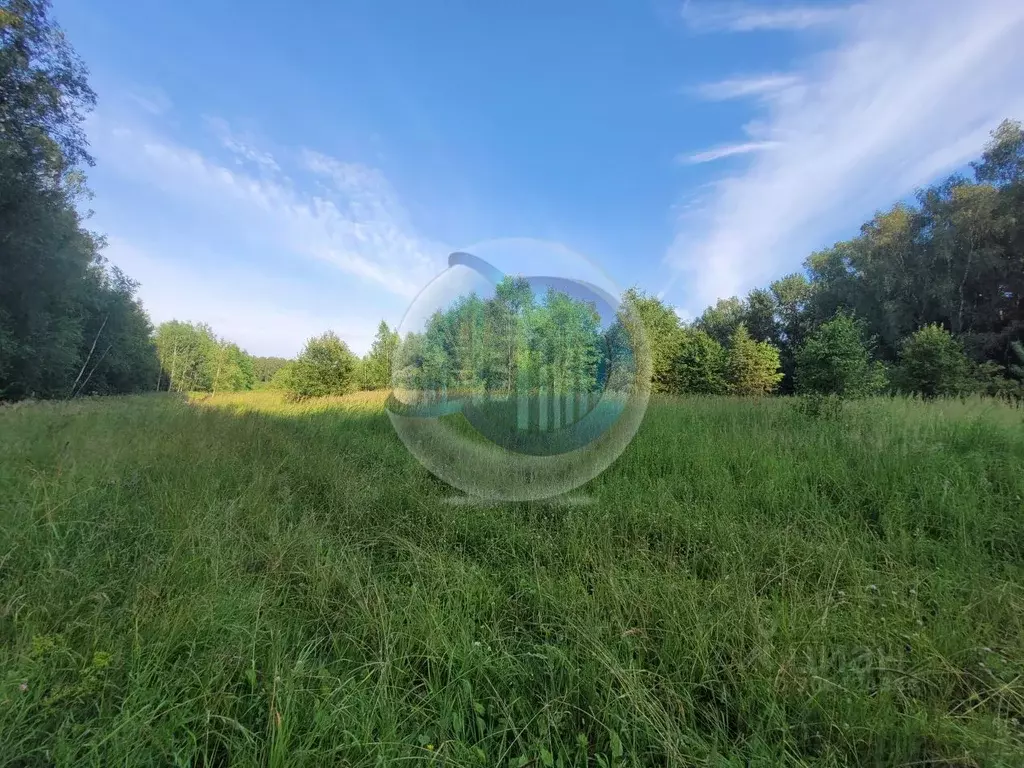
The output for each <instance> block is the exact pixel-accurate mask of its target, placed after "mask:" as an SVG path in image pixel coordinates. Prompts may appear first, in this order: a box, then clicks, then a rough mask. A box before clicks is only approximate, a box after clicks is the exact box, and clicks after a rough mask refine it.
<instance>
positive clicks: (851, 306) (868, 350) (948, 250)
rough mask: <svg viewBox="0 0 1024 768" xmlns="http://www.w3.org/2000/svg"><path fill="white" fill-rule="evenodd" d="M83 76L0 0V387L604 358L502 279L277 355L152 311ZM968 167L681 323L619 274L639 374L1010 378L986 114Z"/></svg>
mask: <svg viewBox="0 0 1024 768" xmlns="http://www.w3.org/2000/svg"><path fill="white" fill-rule="evenodd" d="M87 74H88V73H87V70H86V68H85V66H84V64H83V63H82V61H81V60H80V59H79V58H78V57H77V56H76V55H75V53H74V51H73V49H72V48H71V46H70V45H69V44H68V42H67V41H66V39H65V38H64V36H63V33H62V32H61V30H60V29H59V28H58V26H57V25H56V24H55V23H54V22H53V21H52V20H51V19H50V18H49V2H48V0H0V400H17V399H21V398H26V397H40V398H60V397H71V396H76V395H81V394H117V393H132V392H143V391H154V390H158V391H193V390H200V391H209V392H221V391H237V390H246V389H253V388H258V387H277V388H280V389H282V390H284V391H285V392H287V393H289V394H290V395H291V396H293V397H298V398H301V397H314V396H322V395H334V394H343V393H345V392H348V391H351V390H354V389H376V388H383V387H388V386H390V385H391V382H392V379H393V374H395V376H394V378H396V380H397V381H398V382H399V383H400V384H401V385H402V386H407V387H410V388H414V389H421V390H447V389H455V390H461V391H469V392H483V393H502V392H503V393H505V394H510V393H511V392H513V391H519V390H522V389H527V390H530V389H533V388H536V387H538V386H545V387H550V388H551V389H552V390H558V389H565V390H573V389H576V390H581V389H582V390H587V389H588V388H589V389H593V388H595V387H599V386H607V383H608V381H609V378H608V377H609V376H610V375H611V374H612V373H613V372H614V366H612V365H611V363H610V361H611V360H612V359H613V358H615V357H616V355H618V356H619V359H625V357H624V356H623V355H624V353H623V350H622V348H621V342H622V340H623V338H624V337H623V334H622V329H621V328H618V329H616V328H615V327H614V325H613V326H612V327H611V328H608V327H606V328H604V330H603V331H602V330H601V329H600V322H599V317H598V315H597V313H596V310H595V308H594V307H593V306H592V305H589V304H587V303H586V302H582V301H578V300H575V299H571V298H570V297H567V296H565V295H564V294H559V293H558V292H548V293H546V294H543V295H534V292H533V291H532V290H531V289H530V288H529V286H527V285H525V284H524V283H522V282H521V281H516V280H507V281H505V282H504V283H502V284H501V285H499V286H498V287H497V288H496V291H495V295H494V296H493V297H490V298H484V297H478V296H465V297H462V298H461V299H460V300H459V301H458V302H457V303H456V304H455V305H453V306H452V307H447V308H444V309H443V311H440V312H439V313H438V314H437V315H435V316H434V317H433V318H431V319H430V321H429V323H428V324H427V327H426V328H425V329H424V330H423V331H422V332H417V333H414V334H409V335H407V336H406V338H404V339H399V338H398V335H397V333H396V331H395V330H394V329H392V328H390V327H389V326H388V325H387V323H385V322H383V321H382V322H381V323H380V326H379V327H378V331H377V335H376V338H375V339H374V342H373V346H372V348H371V350H370V351H369V353H368V354H367V355H366V356H364V357H363V358H359V357H357V356H356V355H355V354H353V353H352V352H351V350H350V349H349V347H348V346H347V345H346V344H345V342H344V341H342V340H341V339H340V338H338V336H337V335H336V334H334V333H332V332H327V333H325V334H323V335H322V336H319V337H316V338H314V339H310V340H309V341H308V342H307V343H306V345H305V347H304V349H303V350H302V352H301V353H300V354H299V355H298V356H297V358H296V359H294V360H286V359H284V358H279V357H254V356H251V355H249V354H247V353H246V352H245V351H244V350H242V349H241V348H239V347H238V345H237V344H234V343H232V342H230V341H228V340H226V339H222V338H219V337H218V336H217V335H216V334H215V333H214V331H213V330H212V329H211V328H210V327H209V326H207V325H205V324H202V323H200V324H194V323H187V322H181V321H171V322H168V323H163V324H161V325H160V326H159V327H158V328H155V329H154V328H153V326H152V323H151V321H150V319H149V317H148V315H147V314H146V312H145V311H144V309H143V307H142V305H141V303H140V301H139V300H138V284H137V283H136V282H135V281H133V280H132V279H131V278H129V277H128V276H127V275H125V274H124V273H123V272H121V271H120V270H119V269H118V268H117V267H115V266H112V265H110V264H108V263H107V262H106V260H105V259H104V257H103V255H102V248H103V245H104V242H103V238H102V237H100V236H98V235H96V234H95V233H92V232H91V231H89V230H88V228H87V227H86V221H87V219H88V215H89V214H88V212H83V211H82V210H81V208H82V206H83V205H84V204H85V203H87V201H88V199H89V191H88V188H87V187H86V185H85V176H84V170H85V169H86V168H88V167H90V166H91V165H92V164H93V159H92V157H91V156H90V155H89V152H88V145H87V142H86V140H85V136H84V133H83V130H82V121H83V119H84V116H85V115H86V113H87V112H88V111H89V110H90V109H91V108H92V107H93V106H94V104H95V98H96V97H95V94H94V93H93V91H92V90H91V89H90V87H89V85H88V78H87ZM971 170H972V172H971V174H970V175H969V176H965V175H954V176H952V177H950V178H948V179H946V180H944V181H942V182H940V183H938V184H934V185H932V186H929V187H927V188H925V189H922V190H920V191H919V192H918V193H917V195H916V198H915V200H914V202H913V203H899V204H897V205H895V206H893V207H892V208H891V209H890V210H888V211H885V212H880V213H878V214H876V215H875V216H874V217H873V218H872V219H871V220H870V221H869V222H867V223H866V224H864V225H863V227H862V228H861V231H860V234H859V235H857V236H856V237H854V238H851V239H850V240H846V241H843V242H839V243H836V244H835V245H833V246H832V247H830V248H826V249H823V250H821V251H818V252H816V253H813V254H811V255H810V256H809V257H808V258H807V260H806V261H805V262H804V265H803V266H804V268H803V270H802V271H800V272H797V273H794V274H791V275H787V276H785V277H782V278H780V279H778V280H776V281H774V282H772V283H771V284H770V285H769V286H767V287H766V288H759V289H756V290H753V291H751V292H750V293H749V294H748V295H747V296H746V297H744V298H739V297H731V298H728V299H723V300H720V301H718V302H717V303H716V304H715V305H714V306H713V307H709V308H707V309H706V310H705V311H704V312H703V314H701V315H700V317H698V318H697V319H696V320H695V321H694V322H692V323H683V322H681V321H680V319H679V317H678V316H677V315H676V313H675V312H674V311H673V310H672V309H671V308H670V307H668V306H667V305H666V304H664V303H663V302H662V301H660V300H658V299H656V298H654V297H652V296H649V295H647V294H645V293H644V292H643V291H641V290H639V289H637V288H633V289H630V290H628V291H626V293H625V294H624V296H623V297H622V300H623V302H625V303H628V304H629V306H630V307H631V308H632V309H633V311H634V313H635V315H636V317H638V318H639V319H640V321H641V322H642V324H643V327H644V329H645V336H646V352H647V353H649V354H650V357H651V362H652V388H653V390H654V391H655V392H662V393H675V394H683V393H701V394H730V393H731V394H739V395H762V394H768V393H771V392H780V393H783V394H789V393H825V394H836V395H841V396H845V397H850V396H860V395H866V394H874V393H883V392H907V393H918V394H921V395H923V396H926V397H933V396H941V395H950V394H959V393H965V392H980V393H983V394H987V395H994V396H1001V397H1016V398H1022V397H1024V347H1022V340H1024V130H1022V127H1021V124H1020V123H1019V122H1015V121H1009V120H1008V121H1004V122H1003V123H1002V124H1001V125H1000V126H999V127H998V128H997V129H996V130H995V131H994V132H993V134H992V138H991V141H990V142H989V143H988V145H987V146H986V147H985V148H984V151H983V153H982V155H981V157H980V159H979V160H978V161H977V162H975V163H973V164H972V166H971ZM617 344H618V345H619V348H616V345H617Z"/></svg>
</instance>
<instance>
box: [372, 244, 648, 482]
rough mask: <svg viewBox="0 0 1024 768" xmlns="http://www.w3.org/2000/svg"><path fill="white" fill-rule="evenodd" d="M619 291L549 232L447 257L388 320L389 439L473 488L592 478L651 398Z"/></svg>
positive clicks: (637, 339)
mask: <svg viewBox="0 0 1024 768" xmlns="http://www.w3.org/2000/svg"><path fill="white" fill-rule="evenodd" d="M619 295H620V293H619V291H618V289H617V288H616V287H615V286H614V284H612V282H611V281H610V280H609V279H608V277H607V276H606V275H604V274H603V273H602V272H601V271H600V270H599V269H598V268H597V267H596V266H595V265H593V264H592V263H591V262H589V261H588V260H586V259H585V258H583V257H582V256H580V255H579V254H576V253H574V252H572V251H570V250H569V249H567V248H565V247H564V246H561V245H558V244H555V243H547V242H544V241H538V240H527V239H515V240H496V241H489V242H487V243H481V244H478V245H475V246H472V247H470V248H467V249H466V250H464V251H458V252H455V253H453V254H451V256H450V257H449V260H448V269H446V270H445V271H444V272H442V273H441V274H440V275H438V276H437V277H436V278H435V279H434V280H432V281H431V282H430V283H429V284H428V285H427V286H426V287H425V288H424V289H423V290H422V291H421V292H420V294H419V295H418V296H417V297H416V299H415V300H414V301H413V303H412V305H411V306H410V307H409V309H408V311H407V312H406V314H405V317H404V318H403V319H402V322H401V324H400V326H399V328H398V333H399V343H398V346H397V348H396V350H395V353H394V358H393V360H392V371H393V375H392V395H391V397H390V398H389V400H388V413H389V416H390V418H391V422H392V424H393V425H394V427H395V430H396V431H397V432H398V435H399V437H400V438H401V439H402V441H403V442H404V443H405V445H406V447H407V448H408V449H409V451H410V452H411V453H412V454H413V455H414V456H415V457H416V458H417V459H418V460H419V461H420V462H421V463H422V464H423V465H424V466H425V467H426V468H427V469H428V470H430V472H432V473H433V474H434V475H436V476H437V477H439V478H441V479H442V480H444V481H445V482H447V483H449V484H450V485H452V486H454V487H455V488H458V489H459V490H461V491H464V492H465V493H467V494H469V495H470V496H473V497H478V498H480V499H485V500H533V499H543V498H549V497H552V496H557V495H560V494H564V493H567V492H569V491H571V490H573V489H575V488H577V487H579V486H581V485H583V484H584V483H586V482H587V481H589V480H591V479H592V478H594V477H596V476H597V475H598V474H600V473H601V472H602V471H604V470H605V469H606V468H607V467H608V466H609V465H610V464H611V463H612V462H613V461H614V460H615V459H616V458H617V457H618V456H619V455H620V454H621V453H622V451H623V450H624V449H625V448H626V446H627V445H628V444H629V442H630V441H631V440H632V439H633V436H634V435H635V434H636V431H637V429H638V428H639V426H640V422H641V420H642V419H643V415H644V412H645V410H646V408H647V401H648V398H649V396H650V378H651V364H650V355H649V352H648V347H647V342H646V339H645V338H644V334H643V328H642V326H641V324H640V322H639V320H638V319H637V318H636V317H635V315H634V313H633V312H632V310H631V308H630V307H629V306H628V305H627V304H623V303H621V302H620V301H619V299H618V297H619Z"/></svg>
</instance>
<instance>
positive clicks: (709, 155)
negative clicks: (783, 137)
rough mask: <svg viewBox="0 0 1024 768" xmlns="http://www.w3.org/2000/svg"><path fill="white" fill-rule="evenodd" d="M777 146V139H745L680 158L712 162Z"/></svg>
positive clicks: (680, 158)
mask: <svg viewBox="0 0 1024 768" xmlns="http://www.w3.org/2000/svg"><path fill="white" fill-rule="evenodd" d="M777 146H779V142H777V141H744V142H741V143H739V144H722V145H720V146H717V147H712V148H711V149H705V150H703V151H701V152H695V153H693V154H692V155H681V156H680V157H679V158H678V160H679V162H682V163H710V162H712V161H713V160H721V159H722V158H723V157H732V156H734V155H748V154H750V153H751V152H763V151H764V150H766V149H775V147H777Z"/></svg>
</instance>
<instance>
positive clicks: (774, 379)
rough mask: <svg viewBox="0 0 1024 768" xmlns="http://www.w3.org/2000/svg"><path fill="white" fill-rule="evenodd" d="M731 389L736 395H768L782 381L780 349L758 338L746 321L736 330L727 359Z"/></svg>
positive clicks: (727, 372)
mask: <svg viewBox="0 0 1024 768" xmlns="http://www.w3.org/2000/svg"><path fill="white" fill-rule="evenodd" d="M726 375H727V376H728V382H729V391H730V392H731V393H732V394H735V395H753V396H757V395H767V394H769V393H771V392H773V391H774V390H775V388H776V387H777V386H778V385H779V382H780V381H782V372H781V371H780V370H779V350H778V348H777V347H775V346H773V345H771V344H769V343H768V342H764V341H754V340H753V339H752V338H751V337H750V333H749V332H748V331H747V326H746V325H744V324H743V323H740V325H739V326H738V327H737V328H736V330H735V331H733V333H732V337H731V338H730V342H729V352H728V355H727V360H726Z"/></svg>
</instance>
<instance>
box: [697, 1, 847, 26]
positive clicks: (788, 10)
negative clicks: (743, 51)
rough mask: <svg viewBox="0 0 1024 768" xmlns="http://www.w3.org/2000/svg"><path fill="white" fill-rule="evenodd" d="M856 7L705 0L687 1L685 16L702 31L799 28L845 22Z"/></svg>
mask: <svg viewBox="0 0 1024 768" xmlns="http://www.w3.org/2000/svg"><path fill="white" fill-rule="evenodd" d="M852 8H853V6H848V5H831V4H824V3H818V4H810V3H808V4H801V5H783V4H772V5H769V4H768V3H763V4H755V3H728V2H719V1H718V0H716V1H715V2H711V1H710V0H702V1H701V2H686V3H684V4H683V9H682V16H683V20H684V21H685V22H686V23H687V24H688V25H689V26H690V27H691V28H692V29H694V30H696V31H701V32H712V31H729V32H757V31H782V30H795V31H799V30H804V29H809V28H810V27H818V26H822V25H826V24H835V23H837V22H841V21H843V20H845V19H846V17H848V15H849V14H850V11H851V9H852Z"/></svg>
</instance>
